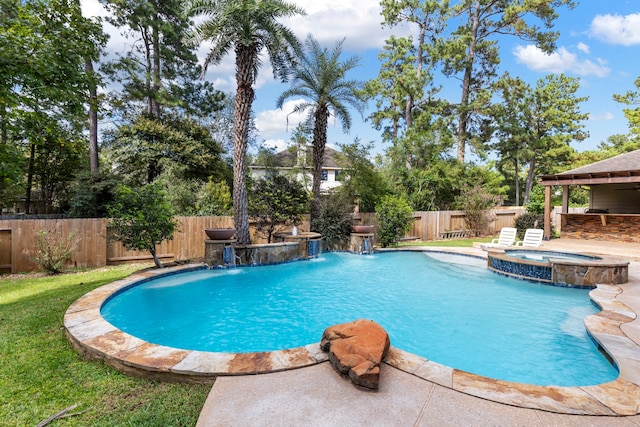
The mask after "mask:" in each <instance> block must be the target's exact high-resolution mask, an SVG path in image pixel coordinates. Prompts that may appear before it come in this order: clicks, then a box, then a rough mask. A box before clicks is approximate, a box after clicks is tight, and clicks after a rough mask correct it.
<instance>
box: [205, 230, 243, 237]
mask: <svg viewBox="0 0 640 427" xmlns="http://www.w3.org/2000/svg"><path fill="white" fill-rule="evenodd" d="M204 232H205V233H207V237H208V238H209V239H210V240H230V239H231V238H232V237H233V235H234V234H235V233H236V229H235V228H205V229H204Z"/></svg>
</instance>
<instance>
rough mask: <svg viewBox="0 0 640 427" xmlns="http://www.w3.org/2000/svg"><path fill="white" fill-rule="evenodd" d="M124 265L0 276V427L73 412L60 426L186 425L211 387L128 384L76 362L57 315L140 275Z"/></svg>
mask: <svg viewBox="0 0 640 427" xmlns="http://www.w3.org/2000/svg"><path fill="white" fill-rule="evenodd" d="M141 267H142V266H141V265H135V266H132V265H125V266H115V267H108V268H104V269H96V270H90V271H86V272H78V273H69V274H63V275H58V276H43V277H38V276H35V275H24V277H22V276H11V277H9V278H7V277H6V276H5V277H3V276H0V426H35V425H36V424H38V423H39V422H40V421H42V420H44V419H46V418H48V417H49V416H51V415H53V414H55V413H57V412H59V411H61V410H63V409H65V408H67V407H69V406H71V405H73V404H77V405H78V406H77V408H75V409H74V410H72V411H71V412H70V413H76V412H82V413H81V414H79V415H77V416H72V417H68V418H64V419H61V420H57V421H54V422H53V423H52V424H51V425H64V426H193V425H195V423H196V420H197V418H198V415H199V413H200V410H201V409H202V405H203V404H204V401H205V398H206V396H207V394H208V392H209V390H210V389H211V386H210V385H186V384H169V383H160V382H153V381H148V380H144V379H140V378H134V377H129V376H126V375H124V374H121V373H120V372H118V371H116V370H114V369H113V368H111V367H109V366H106V365H105V364H103V363H102V362H97V361H87V360H83V359H82V357H81V356H80V355H79V354H78V353H77V352H76V351H74V350H73V348H72V347H71V344H70V343H69V342H68V341H67V339H66V337H65V335H64V329H63V316H64V313H65V311H66V310H67V308H68V307H69V305H71V303H72V302H73V301H75V300H76V299H77V298H78V297H80V296H81V295H83V294H85V293H87V292H89V291H90V290H92V289H95V288H97V287H99V286H102V285H104V284H106V283H109V282H111V281H114V280H118V279H121V278H123V277H125V276H127V275H129V274H130V273H131V272H133V271H135V270H137V269H140V268H141Z"/></svg>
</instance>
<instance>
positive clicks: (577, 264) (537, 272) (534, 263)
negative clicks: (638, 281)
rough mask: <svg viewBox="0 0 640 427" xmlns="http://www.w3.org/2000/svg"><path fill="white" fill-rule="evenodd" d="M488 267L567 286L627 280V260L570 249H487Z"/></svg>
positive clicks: (500, 271)
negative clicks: (569, 250) (560, 250)
mask: <svg viewBox="0 0 640 427" xmlns="http://www.w3.org/2000/svg"><path fill="white" fill-rule="evenodd" d="M487 266H488V267H489V269H490V270H493V271H495V272H497V273H500V274H505V275H507V276H512V277H516V278H521V279H529V280H536V281H539V282H546V283H550V284H554V285H559V286H569V287H587V288H592V287H595V285H596V284H598V283H603V284H614V285H619V284H622V283H627V281H628V280H629V262H628V261H622V260H617V259H612V258H604V257H600V256H596V255H586V254H576V253H570V252H556V251H545V250H539V249H504V250H503V249H497V248H490V249H489V251H488V254H487Z"/></svg>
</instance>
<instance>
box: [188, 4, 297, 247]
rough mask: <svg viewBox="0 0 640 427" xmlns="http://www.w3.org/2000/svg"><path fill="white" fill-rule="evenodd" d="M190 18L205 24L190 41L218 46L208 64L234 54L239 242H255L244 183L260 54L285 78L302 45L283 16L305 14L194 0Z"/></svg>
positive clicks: (288, 8) (285, 7) (283, 7)
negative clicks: (264, 51) (252, 240)
mask: <svg viewBox="0 0 640 427" xmlns="http://www.w3.org/2000/svg"><path fill="white" fill-rule="evenodd" d="M185 7H186V8H187V10H188V13H189V15H190V16H191V15H192V14H193V15H194V16H202V17H203V18H204V20H203V21H202V22H201V23H199V24H197V25H196V26H195V28H194V29H193V31H192V32H191V33H190V38H191V41H192V42H194V43H196V44H199V43H200V42H202V41H204V40H209V41H211V42H212V43H213V46H212V47H211V50H210V51H209V54H208V55H207V58H206V60H205V63H204V68H205V70H206V69H207V66H208V65H209V64H214V65H216V64H219V63H220V61H221V60H222V58H223V57H224V56H225V55H226V54H227V53H229V52H230V51H231V50H233V52H234V53H235V62H236V86H237V88H236V101H235V118H234V123H233V211H234V223H235V227H236V238H237V239H238V243H241V244H248V243H251V236H250V234H249V213H248V202H247V187H246V182H245V174H246V157H247V140H248V135H249V119H250V115H251V105H252V104H253V99H254V91H253V84H254V83H255V80H256V77H257V75H258V70H259V69H260V65H262V64H261V60H260V53H261V52H262V50H263V49H266V51H267V55H268V57H269V60H270V62H271V65H272V67H273V74H274V77H278V78H280V79H282V80H286V79H287V77H288V76H289V74H290V73H291V69H292V66H293V64H294V63H295V59H296V56H297V55H298V54H299V52H300V51H301V47H300V42H299V41H298V39H297V38H296V36H295V35H294V34H293V32H292V31H291V30H289V29H288V28H287V27H285V26H284V25H282V24H280V23H278V22H277V19H278V18H282V17H288V16H293V15H298V14H301V15H304V14H305V12H304V10H303V9H301V8H300V7H298V6H296V5H294V4H291V3H287V2H285V1H282V0H191V1H189V2H187V4H186V6H185Z"/></svg>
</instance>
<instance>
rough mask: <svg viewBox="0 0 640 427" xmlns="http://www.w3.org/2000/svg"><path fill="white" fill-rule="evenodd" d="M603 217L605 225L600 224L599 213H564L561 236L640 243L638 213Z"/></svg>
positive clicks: (639, 217)
mask: <svg viewBox="0 0 640 427" xmlns="http://www.w3.org/2000/svg"><path fill="white" fill-rule="evenodd" d="M565 215H566V214H565ZM604 218H605V219H606V225H603V224H602V219H601V216H600V215H571V214H569V215H566V216H565V218H564V219H563V222H562V233H561V234H562V237H566V238H569V239H584V240H607V241H613V242H635V243H640V215H639V216H628V215H612V214H607V215H605V216H604Z"/></svg>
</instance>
